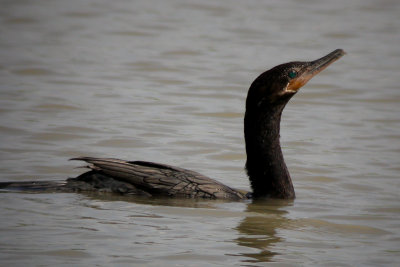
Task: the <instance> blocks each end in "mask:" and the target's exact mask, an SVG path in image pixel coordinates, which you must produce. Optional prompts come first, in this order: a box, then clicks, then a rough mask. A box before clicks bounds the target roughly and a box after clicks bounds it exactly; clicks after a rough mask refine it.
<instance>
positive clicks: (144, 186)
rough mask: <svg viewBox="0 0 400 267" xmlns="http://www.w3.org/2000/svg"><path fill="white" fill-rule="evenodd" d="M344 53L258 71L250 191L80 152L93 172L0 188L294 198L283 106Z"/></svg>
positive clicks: (250, 99) (247, 127)
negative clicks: (282, 133)
mask: <svg viewBox="0 0 400 267" xmlns="http://www.w3.org/2000/svg"><path fill="white" fill-rule="evenodd" d="M344 54H345V52H344V51H343V50H342V49H337V50H335V51H333V52H331V53H329V54H328V55H326V56H324V57H322V58H320V59H317V60H314V61H310V62H290V63H286V64H281V65H278V66H276V67H274V68H272V69H270V70H268V71H266V72H264V73H262V74H261V75H260V76H258V78H257V79H255V81H254V82H253V83H252V84H251V86H250V89H249V91H248V95H247V99H246V113H245V117H244V137H245V142H246V153H247V162H246V170H247V174H248V176H249V179H250V182H251V188H252V192H251V193H250V192H244V191H241V190H236V189H233V188H231V187H229V186H226V185H224V184H222V183H220V182H218V181H216V180H214V179H211V178H208V177H206V176H204V175H201V174H200V173H197V172H194V171H190V170H186V169H183V168H178V167H174V166H169V165H164V164H159V163H153V162H145V161H125V160H119V159H110V158H92V157H78V158H73V159H72V160H81V161H85V162H87V163H88V164H89V165H88V166H87V167H88V168H89V169H90V171H88V172H85V173H83V174H81V175H80V176H78V177H76V178H69V179H67V180H66V181H62V182H61V181H60V182H57V181H44V182H43V181H38V182H3V183H0V188H6V189H21V190H45V191H63V192H71V191H106V192H116V193H121V194H140V195H147V196H156V195H164V196H173V197H193V198H194V197H199V198H211V199H215V198H220V199H231V200H239V199H247V198H260V197H273V198H282V199H293V198H295V192H294V188H293V184H292V180H291V178H290V175H289V171H288V169H287V167H286V164H285V161H284V159H283V155H282V149H281V146H280V141H279V131H280V121H281V115H282V111H283V109H284V107H285V106H286V104H287V103H288V101H289V100H290V99H291V98H292V96H294V95H295V94H296V93H297V92H298V90H299V89H300V88H301V87H302V86H303V85H305V84H306V83H307V82H308V81H309V80H310V79H311V78H312V77H314V76H315V75H316V74H318V73H319V72H321V71H322V70H323V69H325V68H326V67H327V66H328V65H330V64H331V63H333V62H334V61H336V60H337V59H339V58H340V57H342V56H343V55H344Z"/></svg>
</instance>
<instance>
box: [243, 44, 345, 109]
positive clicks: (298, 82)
mask: <svg viewBox="0 0 400 267" xmlns="http://www.w3.org/2000/svg"><path fill="white" fill-rule="evenodd" d="M344 54H345V52H344V51H343V50H342V49H337V50H335V51H333V52H331V53H329V54H328V55H326V56H324V57H322V58H319V59H317V60H314V61H308V62H289V63H285V64H281V65H278V66H276V67H274V68H272V69H270V70H268V71H266V72H264V73H262V74H261V75H260V76H259V77H258V78H257V79H256V80H255V81H254V82H253V83H252V85H251V87H250V89H249V93H248V96H247V101H246V102H247V103H246V108H247V109H259V108H263V107H274V106H282V107H284V106H285V105H286V103H287V102H288V101H289V100H290V98H291V97H292V96H293V95H295V94H296V93H297V92H298V91H299V89H300V88H301V87H302V86H304V85H305V84H306V83H307V82H308V81H309V80H310V79H311V78H312V77H314V76H315V75H317V74H318V73H320V72H321V71H322V70H324V69H325V68H326V67H328V66H329V65H330V64H332V63H333V62H335V61H336V60H338V59H339V58H340V57H342V56H343V55H344Z"/></svg>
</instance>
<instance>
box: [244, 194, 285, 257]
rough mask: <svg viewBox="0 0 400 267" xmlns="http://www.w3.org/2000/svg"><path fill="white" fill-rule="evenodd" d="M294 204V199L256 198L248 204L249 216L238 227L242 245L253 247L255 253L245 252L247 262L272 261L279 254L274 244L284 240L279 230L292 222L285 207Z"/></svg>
mask: <svg viewBox="0 0 400 267" xmlns="http://www.w3.org/2000/svg"><path fill="white" fill-rule="evenodd" d="M292 204H293V200H275V199H274V200H272V199H268V200H254V201H253V202H252V203H249V204H248V206H247V210H246V212H247V213H248V216H246V218H244V219H243V221H242V222H241V223H240V224H239V226H238V227H237V228H236V229H237V230H238V231H239V236H240V237H239V238H237V240H236V242H237V244H238V245H240V246H245V247H249V248H253V249H255V250H256V252H254V253H244V254H241V255H240V256H246V257H247V258H248V259H247V260H245V262H253V263H254V262H270V261H271V260H272V258H273V257H274V256H275V255H277V254H278V253H277V252H274V251H273V247H274V244H276V243H278V242H281V241H283V240H282V237H280V236H279V235H278V234H277V232H278V231H279V230H280V229H285V228H287V227H289V225H290V224H291V222H290V219H288V218H287V216H286V215H287V213H288V212H287V211H286V210H285V209H284V208H285V207H287V206H290V205H292Z"/></svg>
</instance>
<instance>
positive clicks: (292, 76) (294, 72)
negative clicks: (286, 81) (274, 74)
mask: <svg viewBox="0 0 400 267" xmlns="http://www.w3.org/2000/svg"><path fill="white" fill-rule="evenodd" d="M288 75H289V77H290V78H291V79H293V78H296V76H297V72H296V71H294V70H291V71H289V73H288Z"/></svg>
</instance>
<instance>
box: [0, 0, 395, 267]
mask: <svg viewBox="0 0 400 267" xmlns="http://www.w3.org/2000/svg"><path fill="white" fill-rule="evenodd" d="M1 7H2V8H1V9H0V19H1V20H0V36H1V38H0V59H1V60H0V80H1V83H0V92H1V99H0V122H1V123H0V148H1V149H0V181H9V180H19V181H22V180H32V179H34V180H49V179H56V180H63V179H65V178H67V177H72V176H75V175H77V174H79V173H81V172H82V169H74V168H75V167H77V166H79V163H75V162H69V161H68V160H67V159H68V158H71V157H76V156H99V157H118V158H122V159H129V160H151V161H155V162H162V163H167V164H172V165H177V166H180V167H184V168H189V169H193V170H195V171H199V172H201V173H203V174H205V175H208V176H210V177H213V178H215V179H217V180H219V181H221V182H223V183H225V184H228V185H230V186H232V187H236V188H241V189H249V183H248V180H247V178H246V174H245V171H244V163H245V152H244V140H243V113H244V102H245V98H246V93H247V89H248V87H249V86H250V83H251V82H252V81H253V80H254V79H255V78H256V77H257V76H258V75H259V74H260V73H261V72H263V71H265V70H267V69H269V68H271V67H273V66H275V65H277V64H280V63H283V62H287V61H292V60H313V59H316V58H319V57H320V56H322V55H325V54H327V53H328V52H330V51H332V50H334V49H336V48H343V49H344V50H346V52H347V53H348V54H347V55H346V56H345V57H343V58H342V59H341V60H339V61H338V62H336V63H334V64H333V65H332V66H330V67H329V68H328V69H327V70H325V71H324V72H323V73H321V74H320V75H318V77H316V78H314V79H313V80H312V81H311V82H310V83H309V84H308V85H307V86H306V87H304V88H302V89H301V91H300V92H299V94H298V95H296V96H295V97H294V98H293V99H292V100H291V102H290V103H289V104H288V106H287V108H286V109H285V111H284V114H283V122H282V127H281V128H282V133H281V136H282V137H281V139H282V146H283V150H284V155H285V159H286V161H287V165H288V167H289V170H290V172H291V175H292V178H293V183H294V186H295V189H296V193H297V198H296V200H295V201H279V200H270V201H264V202H254V203H253V202H221V201H199V200H171V199H143V198H121V197H118V196H106V195H87V194H27V193H18V192H11V193H10V192H3V193H1V194H0V202H1V203H2V204H1V206H0V207H1V208H0V217H1V218H2V219H1V220H0V260H1V262H2V264H4V265H14V266H15V265H17V266H18V265H19V266H23V265H41V266H50V265H51V266H53V265H57V266H62V265H71V264H74V265H84V266H87V265H95V264H98V265H107V266H109V265H114V266H115V265H131V266H132V265H138V266H141V265H142V266H201V265H206V266H212V265H217V266H218V265H219V266H231V265H246V266H253V265H254V266H264V265H269V264H273V263H277V264H278V265H279V264H284V265H285V266H287V265H289V266H290V265H293V266H298V265H305V266H307V265H308V266H314V265H319V266H357V265H363V266H365V265H370V266H383V265H388V266H394V265H397V264H398V263H399V261H400V223H399V222H400V204H399V203H400V193H399V192H400V182H399V172H400V141H399V140H400V130H399V129H400V105H399V101H400V88H399V84H400V76H399V72H400V49H399V43H400V33H399V28H400V27H399V26H400V18H399V16H398V14H399V13H400V4H399V3H398V1H394V0H392V1H390V0H386V1H356V0H351V1H344V0H343V1H313V0H308V1H295V0H284V1H218V2H215V1H208V0H207V1H201V2H198V1H197V2H196V1H180V0H168V1H122V0H118V1H101V0H98V1H95V0H86V1H45V0H39V1H34V2H32V1H1Z"/></svg>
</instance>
